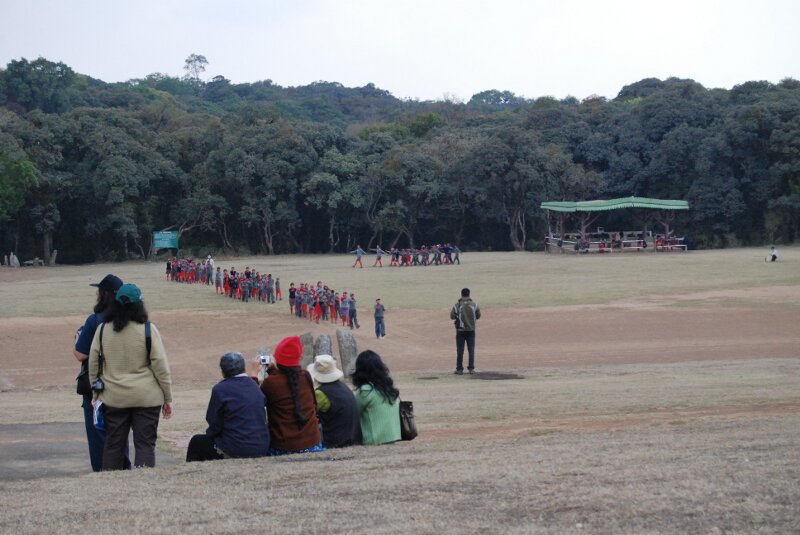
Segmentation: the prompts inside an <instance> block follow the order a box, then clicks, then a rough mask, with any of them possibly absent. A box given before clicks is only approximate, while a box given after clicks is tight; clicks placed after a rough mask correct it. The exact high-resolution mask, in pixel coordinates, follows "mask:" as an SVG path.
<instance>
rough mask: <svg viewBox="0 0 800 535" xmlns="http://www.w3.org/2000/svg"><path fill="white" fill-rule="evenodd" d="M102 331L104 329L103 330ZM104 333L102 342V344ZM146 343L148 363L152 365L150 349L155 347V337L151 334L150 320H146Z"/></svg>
mask: <svg viewBox="0 0 800 535" xmlns="http://www.w3.org/2000/svg"><path fill="white" fill-rule="evenodd" d="M101 333H102V331H101ZM102 340H103V339H102V334H101V338H100V343H101V344H102V343H103V342H102ZM144 345H145V346H147V365H148V366H149V365H150V350H151V349H152V348H153V337H152V336H151V334H150V322H149V321H146V322H144Z"/></svg>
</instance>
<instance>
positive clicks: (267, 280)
mask: <svg viewBox="0 0 800 535" xmlns="http://www.w3.org/2000/svg"><path fill="white" fill-rule="evenodd" d="M167 280H171V281H175V282H183V283H189V284H193V283H204V284H206V285H211V283H212V281H213V283H214V291H215V293H216V294H217V295H223V296H225V297H229V298H231V299H238V300H241V301H243V302H249V301H250V300H251V299H252V300H256V301H261V302H264V303H275V301H276V298H277V299H279V300H283V294H282V292H281V290H280V288H281V281H280V278H279V277H276V278H273V277H272V274H271V273H268V274H266V275H261V273H259V272H258V271H255V270H251V269H250V266H247V267H246V268H245V270H244V272H243V273H239V272H237V271H236V268H235V267H231V269H230V271H228V270H227V269H220V268H219V267H218V268H216V271H214V267H213V260H211V258H210V257H209V258H208V259H207V260H206V261H204V262H194V261H192V259H191V258H186V259H180V260H178V259H176V258H173V259H171V260H168V261H167Z"/></svg>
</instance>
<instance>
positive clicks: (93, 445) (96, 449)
mask: <svg viewBox="0 0 800 535" xmlns="http://www.w3.org/2000/svg"><path fill="white" fill-rule="evenodd" d="M82 406H83V423H84V426H85V427H86V439H87V440H88V441H89V460H90V461H91V463H92V470H93V471H95V472H100V471H102V470H103V448H104V447H105V445H106V432H105V431H100V430H99V429H96V428H95V426H94V407H92V396H83V405H82ZM130 467H131V461H130V460H129V459H128V445H127V444H125V469H126V470H128V469H130Z"/></svg>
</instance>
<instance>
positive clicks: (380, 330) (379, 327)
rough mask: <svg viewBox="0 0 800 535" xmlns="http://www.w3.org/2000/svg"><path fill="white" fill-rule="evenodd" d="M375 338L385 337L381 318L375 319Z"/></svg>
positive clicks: (384, 326) (384, 328) (384, 327)
mask: <svg viewBox="0 0 800 535" xmlns="http://www.w3.org/2000/svg"><path fill="white" fill-rule="evenodd" d="M375 336H376V337H377V338H380V337H381V336H386V325H385V324H384V323H383V318H375Z"/></svg>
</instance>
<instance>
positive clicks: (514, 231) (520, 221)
mask: <svg viewBox="0 0 800 535" xmlns="http://www.w3.org/2000/svg"><path fill="white" fill-rule="evenodd" d="M507 222H508V237H509V238H510V239H511V246H512V247H513V248H514V250H515V251H524V250H525V246H524V244H525V225H524V218H523V216H522V214H521V213H520V212H519V211H518V210H515V211H514V212H513V214H511V215H509V216H508V218H507ZM520 234H521V235H522V241H521V242H520Z"/></svg>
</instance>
